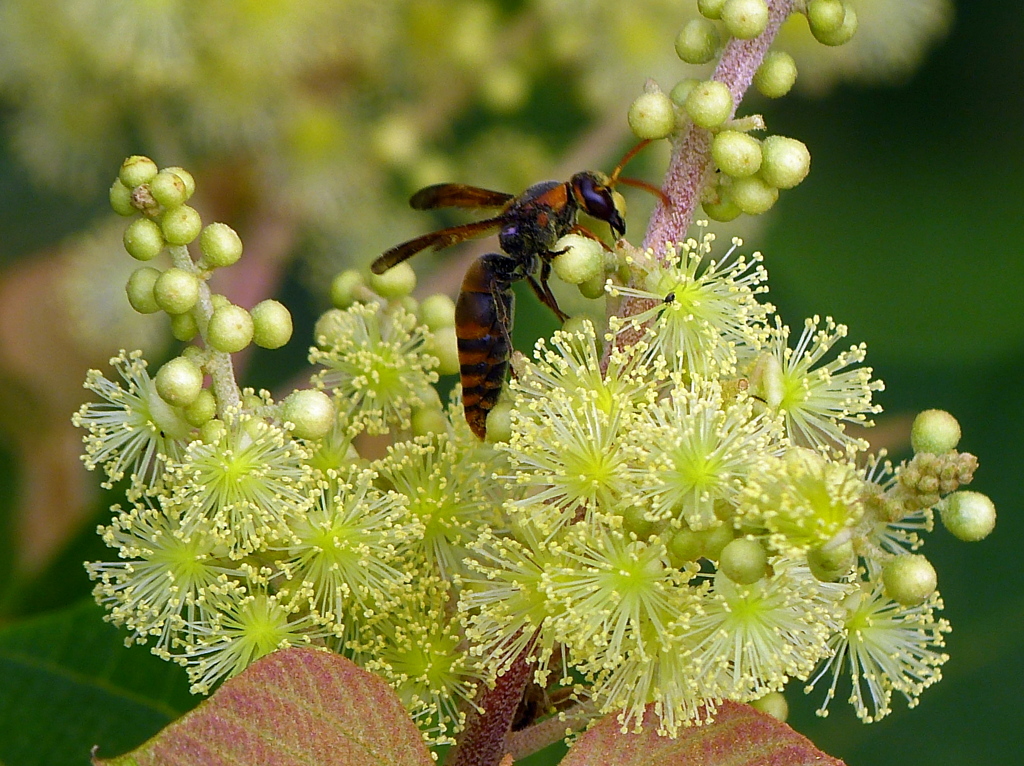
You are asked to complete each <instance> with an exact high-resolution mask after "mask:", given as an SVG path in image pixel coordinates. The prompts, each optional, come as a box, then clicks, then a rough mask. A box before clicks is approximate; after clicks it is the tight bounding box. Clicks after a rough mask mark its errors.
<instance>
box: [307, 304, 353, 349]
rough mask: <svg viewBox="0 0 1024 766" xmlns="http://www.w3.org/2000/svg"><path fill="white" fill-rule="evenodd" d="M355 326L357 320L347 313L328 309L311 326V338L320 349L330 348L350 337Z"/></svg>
mask: <svg viewBox="0 0 1024 766" xmlns="http://www.w3.org/2000/svg"><path fill="white" fill-rule="evenodd" d="M357 324H358V320H357V319H356V318H355V317H353V316H352V315H351V314H349V313H348V312H345V311H342V310H341V309H328V310H327V311H325V312H324V313H323V314H321V315H320V318H319V319H317V320H316V324H315V325H313V338H314V340H315V341H316V343H317V345H319V346H321V347H322V348H331V347H332V346H336V345H338V344H339V343H340V342H341V341H342V340H344V339H345V338H348V337H351V335H352V333H353V331H354V330H355V328H356V325H357Z"/></svg>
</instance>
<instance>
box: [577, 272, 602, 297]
mask: <svg viewBox="0 0 1024 766" xmlns="http://www.w3.org/2000/svg"><path fill="white" fill-rule="evenodd" d="M607 282H608V276H607V275H606V274H605V273H604V270H602V271H601V273H600V274H598V275H596V276H594V277H591V278H590V279H588V280H586V281H584V282H580V283H579V284H578V285H576V287H577V288H578V289H579V291H580V295H582V296H583V297H584V298H586V299H588V300H592V301H593V300H597V299H598V298H603V297H604V286H605V284H607Z"/></svg>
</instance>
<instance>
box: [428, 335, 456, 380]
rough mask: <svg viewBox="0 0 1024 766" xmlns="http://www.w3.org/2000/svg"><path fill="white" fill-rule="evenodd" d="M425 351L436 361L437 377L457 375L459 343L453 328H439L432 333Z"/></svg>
mask: <svg viewBox="0 0 1024 766" xmlns="http://www.w3.org/2000/svg"><path fill="white" fill-rule="evenodd" d="M427 351H428V352H429V353H430V354H432V355H434V356H436V357H437V359H438V365H437V373H438V375H457V374H458V373H459V370H460V365H459V341H458V339H457V338H456V337H455V328H454V327H440V328H438V329H437V330H435V331H434V333H433V335H432V337H431V341H430V343H429V344H428V346H427Z"/></svg>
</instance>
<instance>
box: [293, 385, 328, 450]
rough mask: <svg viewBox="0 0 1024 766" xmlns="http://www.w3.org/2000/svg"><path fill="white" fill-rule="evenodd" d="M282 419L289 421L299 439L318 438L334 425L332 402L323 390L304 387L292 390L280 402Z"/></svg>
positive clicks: (294, 434)
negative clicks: (299, 389)
mask: <svg viewBox="0 0 1024 766" xmlns="http://www.w3.org/2000/svg"><path fill="white" fill-rule="evenodd" d="M281 418H282V420H285V421H287V422H288V423H291V424H292V425H293V426H294V427H293V428H292V435H293V436H295V437H297V438H299V439H320V438H322V437H324V436H326V435H327V433H328V431H330V430H331V427H332V426H333V425H334V418H335V413H334V402H332V401H331V397H330V396H328V395H327V394H325V393H324V392H323V391H317V390H316V389H312V388H306V389H303V390H301V391H292V392H291V393H290V394H288V397H287V398H286V399H285V400H284V401H283V402H282V403H281Z"/></svg>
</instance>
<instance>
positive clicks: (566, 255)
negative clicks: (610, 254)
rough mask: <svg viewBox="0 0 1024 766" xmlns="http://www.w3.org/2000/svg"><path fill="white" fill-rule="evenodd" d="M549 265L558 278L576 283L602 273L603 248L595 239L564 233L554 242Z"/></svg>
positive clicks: (569, 282) (571, 283) (572, 283)
mask: <svg viewBox="0 0 1024 766" xmlns="http://www.w3.org/2000/svg"><path fill="white" fill-rule="evenodd" d="M554 251H555V252H559V251H562V252H561V253H560V254H559V255H556V256H555V257H554V258H553V259H552V261H551V266H552V268H553V269H554V271H555V274H557V275H558V278H559V279H561V280H562V281H563V282H567V283H568V284H570V285H578V284H580V283H581V282H586V281H587V280H588V279H593V278H594V277H596V276H601V275H603V274H604V248H603V247H602V246H601V243H600V242H598V241H597V240H594V239H591V238H590V237H584V236H582V235H580V234H566V235H565V236H564V237H562V238H561V239H560V240H558V242H556V243H555V246H554Z"/></svg>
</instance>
